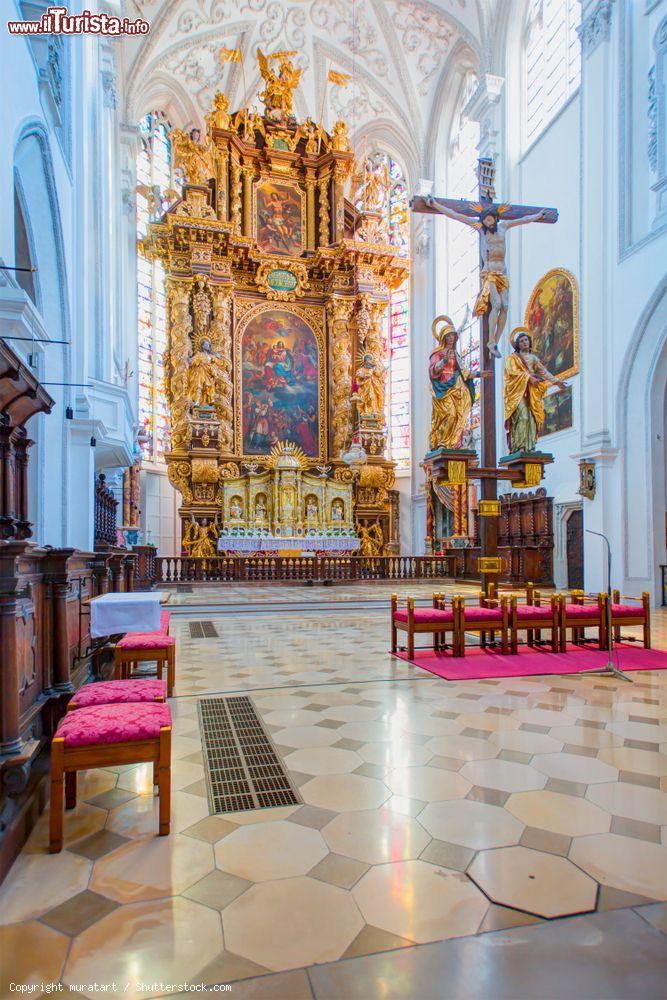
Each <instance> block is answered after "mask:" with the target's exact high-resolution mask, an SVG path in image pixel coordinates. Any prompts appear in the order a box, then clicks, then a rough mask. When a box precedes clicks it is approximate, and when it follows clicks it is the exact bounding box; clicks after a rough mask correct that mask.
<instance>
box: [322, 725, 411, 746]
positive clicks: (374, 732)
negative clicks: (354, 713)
mask: <svg viewBox="0 0 667 1000" xmlns="http://www.w3.org/2000/svg"><path fill="white" fill-rule="evenodd" d="M336 732H337V733H338V737H339V739H341V738H343V737H345V739H348V740H360V741H361V742H362V743H385V742H387V741H388V740H393V741H395V740H396V732H395V731H394V730H393V729H392V728H391V726H389V725H388V724H387V723H386V722H344V723H343V725H342V726H340V728H339V729H337V730H336Z"/></svg>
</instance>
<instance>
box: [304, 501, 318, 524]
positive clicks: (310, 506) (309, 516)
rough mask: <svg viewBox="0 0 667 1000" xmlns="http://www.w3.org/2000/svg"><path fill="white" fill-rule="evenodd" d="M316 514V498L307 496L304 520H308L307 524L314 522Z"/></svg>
mask: <svg viewBox="0 0 667 1000" xmlns="http://www.w3.org/2000/svg"><path fill="white" fill-rule="evenodd" d="M318 514H319V511H318V508H317V500H316V499H315V497H308V500H307V501H306V521H308V522H309V524H314V523H316V522H317V517H318Z"/></svg>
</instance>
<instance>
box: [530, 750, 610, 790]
mask: <svg viewBox="0 0 667 1000" xmlns="http://www.w3.org/2000/svg"><path fill="white" fill-rule="evenodd" d="M530 763H531V766H532V767H536V768H537V770H538V771H541V772H542V774H546V775H548V776H549V777H550V778H559V779H560V780H561V781H578V782H580V783H581V784H584V785H593V784H598V783H599V782H603V781H616V779H617V778H618V769H617V768H615V767H611V765H610V764H605V763H604V761H602V760H598V759H597V757H582V756H581V755H580V754H576V753H542V754H536V755H535V756H534V757H533V759H532V760H531V762H530Z"/></svg>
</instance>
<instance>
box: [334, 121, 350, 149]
mask: <svg viewBox="0 0 667 1000" xmlns="http://www.w3.org/2000/svg"><path fill="white" fill-rule="evenodd" d="M331 148H332V149H333V151H334V153H347V152H348V151H349V149H350V139H349V137H348V134H347V125H346V124H345V122H344V121H340V120H338V121H337V122H336V123H335V125H334V127H333V129H332V130H331Z"/></svg>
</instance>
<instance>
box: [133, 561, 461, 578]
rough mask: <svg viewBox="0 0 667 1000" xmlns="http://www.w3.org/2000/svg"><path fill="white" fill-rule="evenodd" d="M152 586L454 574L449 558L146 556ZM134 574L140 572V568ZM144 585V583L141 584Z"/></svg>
mask: <svg viewBox="0 0 667 1000" xmlns="http://www.w3.org/2000/svg"><path fill="white" fill-rule="evenodd" d="M151 563H152V567H151V568H152V571H153V573H152V579H151V577H149V576H148V573H147V572H146V570H144V573H146V575H145V576H144V579H145V581H146V583H148V581H149V580H150V582H151V584H152V585H154V586H159V585H160V584H164V583H185V584H188V583H238V582H248V581H263V580H266V581H289V580H313V581H325V580H326V581H348V580H433V579H436V578H442V577H449V576H453V575H455V571H456V560H455V558H454V557H453V556H449V555H446V556H302V557H301V556H218V557H216V558H214V559H191V558H189V557H188V556H155V557H152V558H151ZM138 576H143V574H142V572H141V571H140V572H139V573H138ZM144 585H145V584H144Z"/></svg>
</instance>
